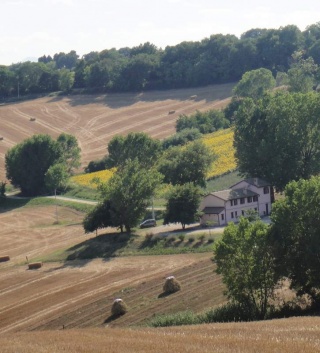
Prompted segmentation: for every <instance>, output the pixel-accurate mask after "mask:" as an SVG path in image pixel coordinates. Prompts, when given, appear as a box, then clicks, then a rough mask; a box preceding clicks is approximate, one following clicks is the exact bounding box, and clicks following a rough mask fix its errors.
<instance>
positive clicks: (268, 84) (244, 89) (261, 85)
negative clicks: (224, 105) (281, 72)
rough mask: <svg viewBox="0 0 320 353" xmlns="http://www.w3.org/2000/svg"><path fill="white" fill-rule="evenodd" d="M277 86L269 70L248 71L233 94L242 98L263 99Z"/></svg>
mask: <svg viewBox="0 0 320 353" xmlns="http://www.w3.org/2000/svg"><path fill="white" fill-rule="evenodd" d="M275 86H276V80H275V79H274V77H273V75H272V72H271V71H270V70H268V69H264V68H261V69H257V70H252V71H247V72H246V73H245V74H243V76H242V78H241V80H240V81H239V82H238V84H237V85H236V86H235V87H234V89H233V94H234V95H236V96H240V97H251V98H254V99H256V98H261V97H262V96H263V95H264V93H266V92H267V91H270V90H271V89H273V88H274V87H275Z"/></svg>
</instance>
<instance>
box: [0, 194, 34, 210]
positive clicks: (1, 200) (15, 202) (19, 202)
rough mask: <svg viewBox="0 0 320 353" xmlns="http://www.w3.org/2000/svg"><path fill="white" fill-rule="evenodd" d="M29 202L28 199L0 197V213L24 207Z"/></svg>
mask: <svg viewBox="0 0 320 353" xmlns="http://www.w3.org/2000/svg"><path fill="white" fill-rule="evenodd" d="M29 202H30V198H22V197H21V198H18V197H0V213H4V212H9V211H12V210H14V209H16V208H20V207H23V206H26V205H27V204H28V203H29Z"/></svg>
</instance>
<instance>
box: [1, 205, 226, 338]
mask: <svg viewBox="0 0 320 353" xmlns="http://www.w3.org/2000/svg"><path fill="white" fill-rule="evenodd" d="M60 211H61V210H60ZM60 214H61V212H60ZM63 214H64V218H62V219H61V222H64V223H65V225H54V224H53V223H54V219H55V218H54V207H47V206H45V207H22V208H21V209H19V210H14V211H9V212H5V213H2V214H1V215H0V222H1V225H2V227H1V229H0V243H1V245H2V246H1V251H4V253H6V254H9V255H10V261H8V262H3V263H0V335H1V334H4V333H9V332H18V331H32V330H48V329H49V330H60V329H61V328H62V327H64V328H66V329H70V328H85V327H104V326H105V325H109V326H128V325H137V324H141V323H143V322H145V321H146V320H147V319H150V318H151V317H152V315H153V314H155V313H168V312H175V311H180V310H186V309H188V308H192V309H193V310H195V311H202V310H204V309H205V308H207V307H211V306H215V305H218V304H220V303H222V302H224V301H225V298H224V296H223V294H222V292H223V286H222V284H221V280H220V278H219V277H218V276H217V275H215V273H214V265H213V264H212V261H211V260H210V257H211V256H212V254H210V253H205V254H189V255H187V254H185V255H167V256H133V257H119V258H110V259H94V260H85V261H84V260H81V261H66V262H61V263H44V264H43V266H42V267H40V268H38V269H36V270H29V269H28V266H27V263H26V256H28V258H29V259H31V258H34V257H37V256H40V255H41V256H43V255H45V254H48V253H51V252H53V251H57V250H59V249H63V248H68V247H72V246H76V245H77V244H78V243H80V242H83V241H84V240H86V239H87V237H88V236H84V234H83V230H82V226H81V224H79V220H80V218H81V214H79V213H77V212H74V213H73V212H72V211H70V210H68V209H65V210H64V212H63ZM169 275H174V276H176V278H178V279H179V281H180V282H181V285H182V288H183V290H181V291H180V292H179V293H175V294H173V295H170V296H162V295H161V294H162V291H163V290H162V287H163V283H164V280H165V278H166V277H168V276H169ZM119 297H121V298H122V299H123V300H124V301H125V303H126V304H127V306H128V308H129V311H128V313H127V314H126V315H124V316H122V317H120V318H118V319H116V320H112V318H111V317H110V316H111V307H112V304H113V301H114V299H115V298H119Z"/></svg>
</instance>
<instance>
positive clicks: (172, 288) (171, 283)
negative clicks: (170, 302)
mask: <svg viewBox="0 0 320 353" xmlns="http://www.w3.org/2000/svg"><path fill="white" fill-rule="evenodd" d="M180 289H181V285H180V283H179V281H177V280H176V279H175V277H174V276H169V277H167V278H166V281H165V283H164V285H163V291H164V293H167V294H171V293H175V292H178V291H179V290H180Z"/></svg>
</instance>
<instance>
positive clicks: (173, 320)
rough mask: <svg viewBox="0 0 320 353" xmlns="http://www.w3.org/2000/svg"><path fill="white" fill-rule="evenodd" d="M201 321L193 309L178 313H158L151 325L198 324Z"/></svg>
mask: <svg viewBox="0 0 320 353" xmlns="http://www.w3.org/2000/svg"><path fill="white" fill-rule="evenodd" d="M198 323H199V320H198V317H197V315H195V314H194V313H193V312H191V311H184V312H180V313H176V314H169V315H157V316H155V317H154V318H153V319H152V320H151V321H150V322H149V325H150V326H153V327H167V326H180V325H196V324H198Z"/></svg>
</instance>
